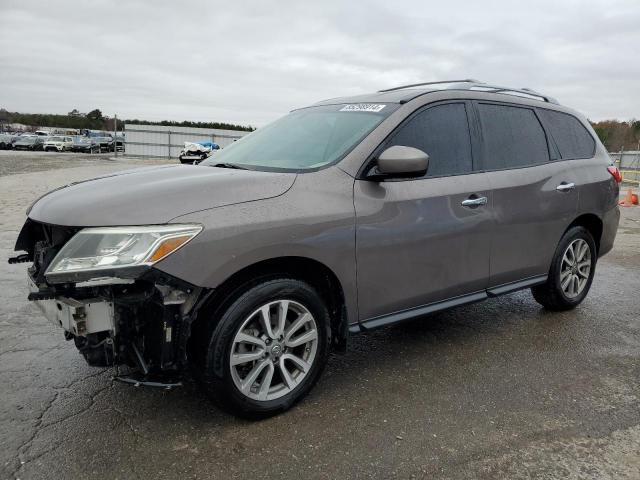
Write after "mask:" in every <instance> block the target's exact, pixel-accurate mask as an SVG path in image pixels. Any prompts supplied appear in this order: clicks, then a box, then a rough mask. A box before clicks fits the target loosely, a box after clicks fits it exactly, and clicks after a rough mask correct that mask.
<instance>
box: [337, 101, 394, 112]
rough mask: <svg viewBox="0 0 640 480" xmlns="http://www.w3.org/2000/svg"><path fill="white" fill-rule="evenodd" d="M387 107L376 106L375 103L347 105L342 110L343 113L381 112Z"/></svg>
mask: <svg viewBox="0 0 640 480" xmlns="http://www.w3.org/2000/svg"><path fill="white" fill-rule="evenodd" d="M384 107H385V105H376V104H373V103H354V104H350V105H345V106H344V107H342V108H341V109H340V111H341V112H379V111H380V110H382V109H383V108H384Z"/></svg>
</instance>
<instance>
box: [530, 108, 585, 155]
mask: <svg viewBox="0 0 640 480" xmlns="http://www.w3.org/2000/svg"><path fill="white" fill-rule="evenodd" d="M538 112H539V113H540V116H541V117H542V120H543V121H544V122H545V124H546V126H547V128H548V130H549V131H550V132H551V136H552V137H553V139H554V140H555V142H556V145H557V146H558V150H560V155H561V156H562V158H563V159H575V158H591V157H593V154H594V152H595V147H596V144H595V141H594V140H593V137H592V136H591V135H590V134H589V132H588V131H587V129H586V128H584V125H582V123H580V122H579V121H578V119H577V118H576V117H574V116H573V115H569V114H568V113H563V112H556V111H553V110H545V109H542V108H541V109H539V110H538Z"/></svg>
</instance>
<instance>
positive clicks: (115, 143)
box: [113, 115, 118, 158]
mask: <svg viewBox="0 0 640 480" xmlns="http://www.w3.org/2000/svg"><path fill="white" fill-rule="evenodd" d="M113 153H115V157H116V158H117V157H118V115H114V116H113Z"/></svg>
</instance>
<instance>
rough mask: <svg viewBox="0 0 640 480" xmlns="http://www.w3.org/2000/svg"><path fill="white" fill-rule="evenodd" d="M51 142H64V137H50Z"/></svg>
mask: <svg viewBox="0 0 640 480" xmlns="http://www.w3.org/2000/svg"><path fill="white" fill-rule="evenodd" d="M49 141H50V142H62V137H49Z"/></svg>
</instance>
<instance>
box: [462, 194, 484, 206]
mask: <svg viewBox="0 0 640 480" xmlns="http://www.w3.org/2000/svg"><path fill="white" fill-rule="evenodd" d="M486 204H487V197H476V196H473V197H469V198H467V199H466V200H463V201H462V203H461V205H462V206H463V207H471V208H474V207H479V206H481V205H486Z"/></svg>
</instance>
